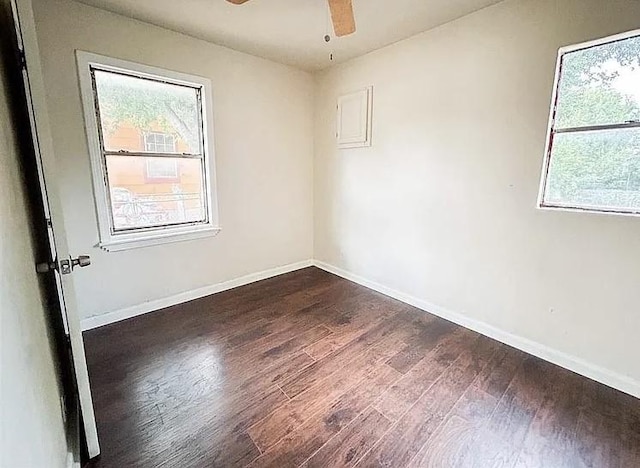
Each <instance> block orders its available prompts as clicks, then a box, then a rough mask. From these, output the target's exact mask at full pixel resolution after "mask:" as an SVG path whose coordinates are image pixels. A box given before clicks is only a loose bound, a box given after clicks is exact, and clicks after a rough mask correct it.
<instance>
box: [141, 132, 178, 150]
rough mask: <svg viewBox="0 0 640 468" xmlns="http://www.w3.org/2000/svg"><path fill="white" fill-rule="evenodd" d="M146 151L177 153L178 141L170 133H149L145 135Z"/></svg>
mask: <svg viewBox="0 0 640 468" xmlns="http://www.w3.org/2000/svg"><path fill="white" fill-rule="evenodd" d="M144 149H145V150H146V151H149V152H151V153H175V152H176V139H175V137H174V136H173V135H171V134H169V133H159V132H147V133H145V134H144Z"/></svg>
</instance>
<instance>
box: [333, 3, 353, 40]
mask: <svg viewBox="0 0 640 468" xmlns="http://www.w3.org/2000/svg"><path fill="white" fill-rule="evenodd" d="M351 1H352V0H328V2H329V10H331V21H333V30H334V32H335V33H336V36H338V37H342V36H348V35H349V34H352V33H354V32H356V20H355V18H354V16H353V5H352V4H351Z"/></svg>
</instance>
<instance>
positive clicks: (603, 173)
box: [544, 128, 640, 211]
mask: <svg viewBox="0 0 640 468" xmlns="http://www.w3.org/2000/svg"><path fill="white" fill-rule="evenodd" d="M544 201H545V203H548V204H553V205H562V206H569V207H581V208H588V207H595V208H608V209H615V210H620V211H640V129H638V128H635V129H625V130H604V131H597V132H579V133H561V134H557V135H556V136H555V137H554V140H553V148H552V152H551V161H550V165H549V176H548V179H547V189H546V193H545V200H544Z"/></svg>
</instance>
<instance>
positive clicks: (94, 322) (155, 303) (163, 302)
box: [81, 260, 313, 331]
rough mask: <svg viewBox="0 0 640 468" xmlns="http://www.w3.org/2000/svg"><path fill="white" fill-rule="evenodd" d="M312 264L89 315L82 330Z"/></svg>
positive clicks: (311, 262) (308, 263)
mask: <svg viewBox="0 0 640 468" xmlns="http://www.w3.org/2000/svg"><path fill="white" fill-rule="evenodd" d="M310 266H313V261H312V260H305V261H302V262H297V263H290V264H289V265H284V266H281V267H276V268H271V269H269V270H264V271H261V272H258V273H251V274H249V275H245V276H241V277H239V278H235V279H232V280H229V281H224V282H222V283H217V284H213V285H211V286H205V287H202V288H198V289H192V290H190V291H185V292H182V293H178V294H174V295H173V296H168V297H163V298H162V299H155V300H152V301H149V302H144V303H142V304H138V305H134V306H131V307H127V308H125V309H120V310H116V311H114V312H108V313H106V314H102V315H95V316H93V317H89V318H86V319H83V320H82V322H81V325H82V331H86V330H91V329H92V328H98V327H101V326H103V325H108V324H110V323H115V322H119V321H121V320H125V319H128V318H132V317H136V316H138V315H143V314H146V313H149V312H154V311H156V310H159V309H164V308H166V307H170V306H173V305H177V304H182V303H184V302H188V301H192V300H194V299H199V298H201V297H205V296H210V295H212V294H216V293H219V292H222V291H226V290H228V289H233V288H237V287H239V286H244V285H246V284H250V283H255V282H256V281H261V280H264V279H267V278H272V277H274V276H278V275H282V274H284V273H289V272H292V271H296V270H300V269H302V268H307V267H310Z"/></svg>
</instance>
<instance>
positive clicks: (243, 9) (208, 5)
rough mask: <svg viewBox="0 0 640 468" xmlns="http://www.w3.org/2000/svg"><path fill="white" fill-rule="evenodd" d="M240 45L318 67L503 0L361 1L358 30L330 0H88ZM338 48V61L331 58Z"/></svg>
mask: <svg viewBox="0 0 640 468" xmlns="http://www.w3.org/2000/svg"><path fill="white" fill-rule="evenodd" d="M80 1H81V2H82V3H86V4H88V5H93V6H96V7H99V8H103V9H105V10H109V11H112V12H115V13H120V14H122V15H125V16H129V17H132V18H135V19H138V20H142V21H146V22H148V23H152V24H156V25H158V26H162V27H165V28H168V29H172V30H174V31H179V32H182V33H185V34H189V35H191V36H195V37H199V38H201V39H205V40H207V41H210V42H214V43H216V44H222V45H225V46H227V47H230V48H232V49H236V50H240V51H243V52H247V53H250V54H253V55H258V56H260V57H264V58H267V59H271V60H274V61H276V62H281V63H285V64H289V65H293V66H296V67H298V68H302V69H304V70H309V71H314V70H321V69H323V68H326V67H329V66H331V65H332V64H335V63H340V62H344V61H346V60H349V59H351V58H354V57H357V56H359V55H363V54H366V53H367V52H371V51H372V50H375V49H379V48H381V47H384V46H386V45H389V44H391V43H393V42H396V41H399V40H401V39H405V38H407V37H410V36H412V35H414V34H417V33H419V32H422V31H426V30H427V29H431V28H434V27H436V26H438V25H441V24H444V23H447V22H449V21H452V20H454V19H456V18H460V17H461V16H464V15H467V14H469V13H472V12H474V11H477V10H479V9H481V8H484V7H487V6H489V5H492V4H494V3H498V2H500V1H501V0H353V5H354V11H355V16H356V25H357V31H356V33H355V34H353V35H351V36H347V37H343V38H335V37H334V38H332V40H331V41H330V42H329V43H325V41H324V39H323V37H324V35H325V34H327V32H331V35H332V36H333V30H332V29H330V28H331V26H330V24H331V23H330V21H329V13H328V8H327V3H326V0H252V1H250V2H248V3H245V4H244V5H232V4H230V3H228V2H227V1H225V0H180V1H176V0H80ZM331 53H333V57H334V60H333V62H331V61H330V59H329V57H330V54H331Z"/></svg>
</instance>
